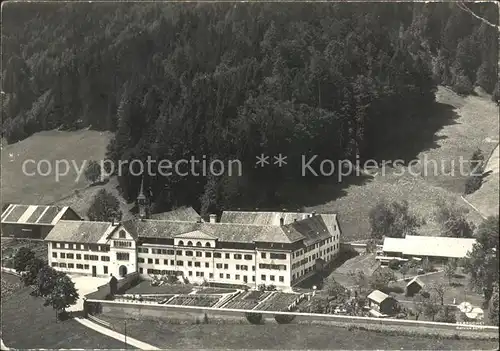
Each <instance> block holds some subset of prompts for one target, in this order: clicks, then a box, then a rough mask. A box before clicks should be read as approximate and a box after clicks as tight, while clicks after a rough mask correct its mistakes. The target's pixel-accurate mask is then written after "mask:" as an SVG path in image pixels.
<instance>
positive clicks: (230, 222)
mask: <svg viewBox="0 0 500 351" xmlns="http://www.w3.org/2000/svg"><path fill="white" fill-rule="evenodd" d="M140 213H141V214H142V217H143V218H140V219H133V220H129V221H125V222H122V223H110V222H90V221H66V220H62V221H59V222H58V223H57V224H56V225H55V226H54V228H53V229H52V231H51V232H50V233H49V234H48V235H47V237H46V239H45V240H46V241H47V243H48V247H49V257H48V259H49V264H50V265H51V266H53V267H54V268H55V269H58V270H62V271H65V272H68V273H81V274H91V275H94V276H106V275H109V274H113V275H117V276H123V275H125V274H128V273H132V272H136V271H138V272H139V273H140V274H141V275H142V276H144V277H146V278H147V277H150V276H151V275H158V274H162V275H166V274H175V275H182V276H183V277H185V278H187V279H188V280H189V281H190V282H198V283H200V282H204V281H207V282H219V283H230V284H241V285H248V286H251V287H257V286H258V285H260V284H265V285H271V284H272V285H275V286H277V287H281V288H286V287H290V286H292V285H294V284H296V283H297V282H299V281H301V280H303V279H304V278H306V277H308V276H310V275H311V274H313V272H314V271H315V270H316V269H322V266H323V265H325V264H328V263H329V262H331V261H332V260H333V259H334V258H335V256H336V254H337V253H338V252H339V247H340V228H339V225H338V221H337V217H336V215H335V214H315V213H290V212H283V213H282V212H234V211H229V212H224V213H223V214H222V216H221V219H220V221H217V219H216V216H215V215H211V216H210V220H209V221H208V222H205V221H203V220H202V219H201V217H200V216H199V215H198V213H196V211H194V210H193V209H192V208H186V209H180V210H177V211H172V212H168V213H165V214H158V215H153V216H152V217H153V218H154V219H153V218H151V219H149V218H144V217H146V216H147V214H146V213H147V211H140Z"/></svg>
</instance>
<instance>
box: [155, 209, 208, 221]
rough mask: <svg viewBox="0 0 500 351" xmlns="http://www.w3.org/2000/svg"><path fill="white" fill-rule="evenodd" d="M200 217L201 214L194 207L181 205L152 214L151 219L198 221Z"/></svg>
mask: <svg viewBox="0 0 500 351" xmlns="http://www.w3.org/2000/svg"><path fill="white" fill-rule="evenodd" d="M199 218H201V217H200V214H199V213H198V212H196V211H195V210H194V208H192V207H180V208H177V209H175V210H173V211H169V212H162V213H155V214H152V215H151V219H156V220H164V221H197V220H198V219H199Z"/></svg>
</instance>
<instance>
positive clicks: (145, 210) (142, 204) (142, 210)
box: [137, 177, 149, 219]
mask: <svg viewBox="0 0 500 351" xmlns="http://www.w3.org/2000/svg"><path fill="white" fill-rule="evenodd" d="M137 206H138V207H139V218H140V219H147V218H148V217H149V201H148V198H147V197H146V196H145V195H144V177H142V178H141V188H140V189H139V195H137Z"/></svg>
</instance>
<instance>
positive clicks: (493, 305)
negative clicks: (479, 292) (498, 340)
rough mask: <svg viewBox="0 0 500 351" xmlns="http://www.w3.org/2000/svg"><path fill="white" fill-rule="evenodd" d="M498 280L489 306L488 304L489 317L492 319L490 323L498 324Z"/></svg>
mask: <svg viewBox="0 0 500 351" xmlns="http://www.w3.org/2000/svg"><path fill="white" fill-rule="evenodd" d="M498 308H499V306H498V282H497V284H495V287H494V288H493V293H492V295H491V298H490V302H489V306H488V319H489V321H490V325H496V326H498Z"/></svg>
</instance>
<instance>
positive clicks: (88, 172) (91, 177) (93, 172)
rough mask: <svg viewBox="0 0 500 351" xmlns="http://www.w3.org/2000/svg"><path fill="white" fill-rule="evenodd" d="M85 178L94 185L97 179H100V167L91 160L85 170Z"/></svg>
mask: <svg viewBox="0 0 500 351" xmlns="http://www.w3.org/2000/svg"><path fill="white" fill-rule="evenodd" d="M85 178H86V179H87V180H88V181H89V182H90V183H91V184H94V183H95V182H96V181H97V180H98V179H99V178H101V165H99V163H98V162H97V161H94V160H91V161H90V162H89V164H88V165H87V168H86V169H85Z"/></svg>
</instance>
